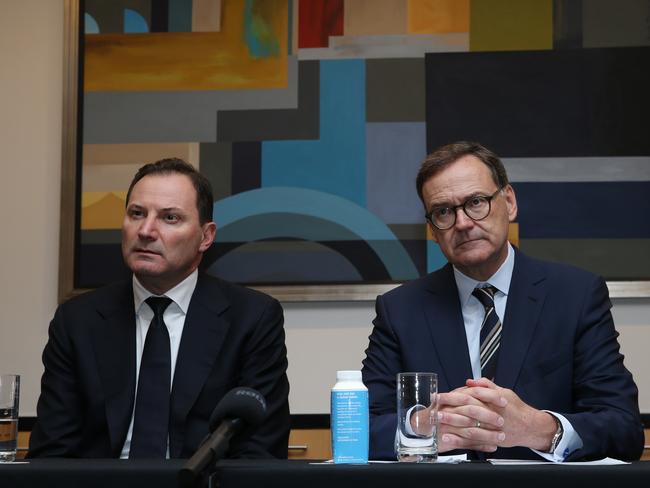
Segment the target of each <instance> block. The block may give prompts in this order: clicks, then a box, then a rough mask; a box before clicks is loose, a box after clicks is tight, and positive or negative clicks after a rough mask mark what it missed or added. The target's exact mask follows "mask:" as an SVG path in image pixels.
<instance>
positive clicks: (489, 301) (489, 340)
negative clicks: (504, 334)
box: [472, 286, 501, 380]
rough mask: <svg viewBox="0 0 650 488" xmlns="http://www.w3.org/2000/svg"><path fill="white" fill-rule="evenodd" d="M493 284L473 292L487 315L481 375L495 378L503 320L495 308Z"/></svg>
mask: <svg viewBox="0 0 650 488" xmlns="http://www.w3.org/2000/svg"><path fill="white" fill-rule="evenodd" d="M496 291H497V289H496V288H494V287H493V286H486V287H485V288H475V289H474V291H473V292H472V295H474V296H475V297H476V298H478V300H479V302H481V304H482V305H483V307H484V308H485V317H484V318H483V324H481V376H484V377H485V378H489V379H491V380H493V379H494V375H495V373H496V370H497V357H498V355H499V354H498V352H499V345H500V343H501V321H500V320H499V316H498V315H497V312H496V310H495V309H494V294H495V293H496Z"/></svg>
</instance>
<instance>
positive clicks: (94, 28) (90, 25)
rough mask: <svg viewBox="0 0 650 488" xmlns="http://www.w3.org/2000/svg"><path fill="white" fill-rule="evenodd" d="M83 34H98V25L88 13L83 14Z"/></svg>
mask: <svg viewBox="0 0 650 488" xmlns="http://www.w3.org/2000/svg"><path fill="white" fill-rule="evenodd" d="M84 34H99V24H97V21H96V20H95V18H94V17H93V16H92V15H90V14H89V13H84Z"/></svg>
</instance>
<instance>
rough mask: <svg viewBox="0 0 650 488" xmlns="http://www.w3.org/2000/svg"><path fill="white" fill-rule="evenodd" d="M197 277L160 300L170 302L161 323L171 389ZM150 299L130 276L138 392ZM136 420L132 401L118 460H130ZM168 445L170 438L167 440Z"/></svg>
mask: <svg viewBox="0 0 650 488" xmlns="http://www.w3.org/2000/svg"><path fill="white" fill-rule="evenodd" d="M198 276H199V273H198V271H197V270H194V272H193V273H192V274H190V275H189V276H188V277H187V278H185V279H184V280H183V281H181V282H180V283H179V284H178V285H176V286H175V287H174V288H172V289H171V290H169V291H167V293H165V294H164V295H163V296H166V297H167V298H170V299H171V300H172V302H171V303H170V304H169V306H168V307H167V308H166V309H165V312H164V314H163V320H164V321H165V325H166V326H167V331H168V332H169V346H170V349H171V378H170V386H171V385H172V383H173V381H174V371H175V370H176V359H177V357H178V348H179V347H180V345H181V337H182V335H183V327H184V326H185V317H186V315H187V309H188V307H189V306H190V300H191V299H192V294H193V293H194V288H196V282H197V280H198ZM150 296H156V295H154V294H153V293H151V292H150V291H148V290H147V289H146V288H145V287H144V286H142V284H141V283H140V282H139V281H138V279H137V278H136V277H135V275H134V276H133V304H134V305H135V317H136V318H135V321H136V327H135V388H136V390H135V391H136V392H137V391H138V378H139V377H140V362H141V361H142V352H143V350H144V342H145V339H146V338H147V331H148V330H149V324H150V323H151V319H153V315H154V313H153V310H151V307H149V305H148V304H147V303H146V302H145V300H146V299H147V298H149V297H150ZM134 416H135V401H134V402H133V412H131V423H130V424H129V431H128V433H127V434H126V440H125V441H124V446H123V447H122V453H121V454H120V458H121V459H127V458H128V457H129V451H130V449H131V435H132V434H133V419H134ZM167 443H168V444H169V438H168V440H167ZM167 457H169V445H168V447H167Z"/></svg>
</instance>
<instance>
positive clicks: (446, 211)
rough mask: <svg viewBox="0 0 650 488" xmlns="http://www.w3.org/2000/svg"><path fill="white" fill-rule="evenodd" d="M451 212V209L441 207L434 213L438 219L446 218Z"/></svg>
mask: <svg viewBox="0 0 650 488" xmlns="http://www.w3.org/2000/svg"><path fill="white" fill-rule="evenodd" d="M450 212H451V209H450V208H449V207H439V208H437V209H435V210H434V211H433V213H435V214H436V215H437V216H438V217H446V216H447V215H449V213H450Z"/></svg>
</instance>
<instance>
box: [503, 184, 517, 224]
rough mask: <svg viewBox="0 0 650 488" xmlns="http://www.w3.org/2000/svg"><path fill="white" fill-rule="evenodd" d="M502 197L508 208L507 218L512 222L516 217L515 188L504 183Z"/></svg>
mask: <svg viewBox="0 0 650 488" xmlns="http://www.w3.org/2000/svg"><path fill="white" fill-rule="evenodd" d="M503 197H504V199H505V201H506V206H507V209H508V220H509V221H510V222H514V221H515V219H516V218H517V196H516V195H515V189H514V188H513V187H512V186H510V185H506V186H505V187H504V188H503Z"/></svg>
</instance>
